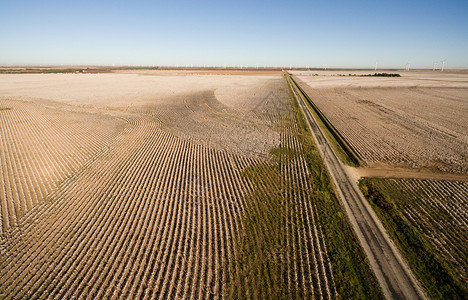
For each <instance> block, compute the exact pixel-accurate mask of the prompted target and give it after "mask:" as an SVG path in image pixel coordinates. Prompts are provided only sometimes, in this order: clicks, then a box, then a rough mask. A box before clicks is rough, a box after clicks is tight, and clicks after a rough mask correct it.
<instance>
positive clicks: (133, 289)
mask: <svg viewBox="0 0 468 300" xmlns="http://www.w3.org/2000/svg"><path fill="white" fill-rule="evenodd" d="M10 76H11V77H10ZM0 77H2V81H0V95H1V97H2V99H13V98H14V99H17V100H21V101H19V102H18V103H26V104H27V105H29V106H31V107H34V109H31V108H30V107H29V106H27V107H29V108H27V109H26V108H24V110H28V111H29V113H30V114H31V115H33V116H36V118H37V119H38V120H37V121H36V119H35V118H31V119H30V122H39V123H40V121H41V122H43V123H40V124H42V125H41V126H45V128H48V126H49V127H50V126H52V129H54V130H58V131H59V133H60V134H58V133H57V134H50V133H49V132H52V133H53V132H55V131H54V130H52V129H48V130H43V132H42V131H41V135H42V136H44V139H45V140H46V141H47V142H48V143H47V145H43V144H41V143H37V144H35V143H33V142H32V141H30V140H28V136H26V135H25V134H24V133H22V131H21V130H18V129H17V128H20V127H19V126H20V124H21V123H19V124H17V125H16V127H14V126H13V127H12V126H11V125H9V126H10V127H8V128H9V132H7V131H2V133H1V134H2V141H6V139H3V137H4V136H7V135H8V134H13V135H14V137H16V138H15V139H13V141H14V143H17V144H12V145H14V146H15V147H16V148H14V147H13V146H10V144H8V145H9V146H8V147H9V148H5V149H9V150H8V151H9V152H8V153H9V154H8V155H9V157H16V156H17V155H20V153H21V155H24V157H27V156H28V155H31V153H33V150H27V151H23V152H21V151H22V150H18V149H19V148H21V147H23V148H24V147H25V146H22V145H23V144H25V143H27V145H29V144H31V145H35V147H36V148H38V149H39V150H34V151H36V152H37V153H42V154H40V158H39V157H38V158H37V160H33V161H31V163H29V164H30V165H31V166H33V167H32V169H33V170H36V169H39V167H37V168H35V167H34V163H36V164H39V165H42V164H44V165H46V166H52V168H53V170H55V169H56V170H57V175H53V176H52V177H51V179H49V178H48V177H45V176H43V177H45V178H44V179H42V178H43V177H41V176H36V175H34V173H31V175H30V177H27V176H26V177H22V176H19V177H18V178H16V177H15V176H16V175H15V174H16V173H15V172H16V169H14V168H15V165H14V164H12V163H11V162H12V161H13V160H12V159H11V158H8V159H6V158H5V159H4V160H2V174H4V176H7V177H8V178H9V181H8V183H7V184H9V187H10V186H11V187H12V188H13V185H14V184H15V183H17V182H20V183H21V185H22V186H24V187H25V188H24V191H25V192H24V193H25V194H26V192H27V191H28V189H31V188H29V186H30V185H32V186H34V184H35V183H36V182H37V183H40V184H39V191H42V193H43V194H41V197H38V200H37V203H35V204H34V203H32V204H31V208H30V209H29V211H28V212H27V213H26V214H25V215H22V216H19V217H17V219H16V221H15V222H16V223H15V225H14V227H10V228H8V230H6V231H5V232H4V233H3V234H2V240H1V245H0V251H1V255H2V260H1V262H0V292H1V293H2V295H4V296H6V297H12V298H40V297H46V298H47V297H58V298H63V297H79V296H84V297H91V298H95V297H98V298H101V297H125V298H128V297H137V298H147V299H149V298H174V297H180V298H190V297H194V298H207V297H222V296H229V295H232V294H231V293H230V292H231V288H232V287H233V286H232V285H231V284H233V283H234V284H236V283H237V281H236V280H237V279H239V278H242V276H243V274H246V273H245V272H247V273H249V272H250V271H252V272H253V273H252V274H256V275H259V276H257V277H255V280H254V281H247V282H246V281H243V280H241V283H240V285H239V288H240V290H239V291H241V293H243V292H242V291H244V292H245V295H267V294H265V290H262V289H261V283H262V282H263V281H262V279H263V278H264V277H262V276H263V275H265V274H269V273H268V272H270V271H271V270H274V269H276V270H279V273H275V274H279V277H278V278H279V280H281V281H282V282H283V283H284V285H278V286H285V287H286V289H285V290H283V291H278V290H277V289H276V288H277V286H276V284H277V282H276V281H269V282H268V283H267V285H266V286H267V287H268V288H269V289H271V291H272V293H271V294H269V295H270V296H271V295H277V294H274V293H273V291H278V292H279V293H280V294H279V295H280V296H281V295H283V296H286V297H288V296H293V295H295V296H297V297H301V296H304V297H308V296H310V297H312V296H313V297H317V298H334V297H336V296H337V295H338V293H340V291H341V290H337V288H336V287H335V281H334V271H333V269H332V268H333V266H332V264H331V263H330V261H329V258H328V242H327V241H326V240H325V238H324V236H323V232H322V231H323V230H324V227H323V226H325V225H324V224H321V223H320V221H319V217H318V214H319V212H318V209H317V207H316V204H315V203H314V201H315V200H316V199H315V198H314V197H315V196H314V194H313V191H314V187H313V185H312V184H311V182H310V179H309V170H308V167H307V164H306V162H305V160H304V153H303V150H302V145H301V142H300V140H299V139H298V136H297V134H298V132H297V130H298V129H297V124H296V120H295V117H294V114H293V113H292V112H291V107H290V98H289V94H288V89H287V85H286V83H285V81H284V79H283V78H282V77H280V76H271V75H268V76H254V75H249V76H226V75H217V76H214V75H212V76H200V75H191V76H185V75H184V76H175V75H173V74H171V75H167V76H166V75H158V76H151V75H148V76H136V75H131V74H130V75H127V74H93V75H91V74H80V75H78V74H67V75H27V76H25V75H9V76H5V75H0ZM45 87H47V88H45ZM38 98H43V99H49V100H48V101H44V100H41V101H39V100H37V99H38ZM25 100H27V101H29V102H24V101H25ZM2 101H3V100H2ZM4 101H7V100H4ZM15 101H16V100H15ZM64 102H66V103H67V105H65V104H64ZM0 103H1V105H0V107H2V108H3V107H12V108H13V109H11V110H2V111H0V117H1V121H2V122H5V124H10V123H11V122H13V121H12V115H9V116H7V115H4V114H5V113H10V114H13V113H18V112H15V107H16V106H15V105H16V104H15V103H16V102H11V103H10V102H8V103H7V102H0ZM14 104H15V105H14ZM26 104H24V105H26ZM45 110H52V111H54V112H55V113H49V114H47V115H48V117H44V115H45V113H43V111H45ZM18 111H19V110H18ZM72 116H74V117H72ZM41 118H46V119H44V120H43V119H41ZM75 118H78V119H79V120H86V122H75V121H74V120H75ZM15 120H16V121H17V120H18V118H15ZM106 122H107V123H109V124H107V123H106ZM61 124H63V126H61ZM89 126H90V127H91V130H90V129H89ZM2 128H7V127H2ZM59 129H60V130H61V131H60V130H59ZM25 130H26V129H25ZM100 130H102V131H103V132H102V133H100V134H98V135H96V136H97V139H98V140H97V141H95V140H93V139H92V138H91V136H93V135H94V134H95V133H96V132H98V133H99V132H100ZM75 131H76V132H77V133H76V134H74V132H75ZM106 138H108V139H106ZM31 139H32V138H31ZM101 139H102V141H101ZM65 141H67V142H66V143H65ZM84 141H85V142H87V141H89V142H87V143H89V144H91V146H90V149H93V151H95V152H91V154H92V155H91V156H90V157H87V156H84V154H80V153H81V152H80V151H82V152H84V153H88V152H86V151H87V150H86V149H87V148H86V147H84V145H83V142H84ZM76 144H77V145H78V146H76ZM68 145H70V146H68ZM31 147H32V146H31ZM68 147H70V149H72V150H73V151H75V152H78V153H75V152H73V151H71V150H70V151H71V152H72V153H70V154H69V152H67V151H69V150H67V149H68ZM21 149H22V148H21ZM33 149H35V148H33ZM46 149H47V150H50V151H45V150H46ZM271 149H276V150H275V151H272V152H271V153H270V150H271ZM49 152H50V153H49ZM56 152H57V153H56ZM2 153H5V152H2ZM2 155H5V154H2ZM38 155H39V154H38ZM47 155H50V158H47V157H48V156H47ZM80 155H81V156H80ZM62 157H64V158H62ZM76 157H82V160H83V161H82V162H81V161H80V163H81V165H80V164H77V165H76V167H75V168H74V169H70V170H71V171H70V172H69V173H67V172H66V170H68V169H66V168H64V171H61V169H60V168H59V166H62V165H64V166H69V165H72V166H74V164H73V163H74V161H73V160H72V158H76ZM18 161H21V162H23V161H26V162H27V160H25V159H19V160H18ZM33 162H34V163H33ZM55 165H56V167H53V166H55ZM18 166H19V165H18ZM26 166H27V165H26ZM262 166H263V167H262ZM17 168H19V167H17ZM25 170H26V169H25ZM59 171H60V172H59ZM42 172H43V171H41V173H40V174H42ZM44 172H45V171H44ZM24 173H25V174H26V171H25V172H24ZM43 175H44V174H43ZM62 177H64V179H62V183H61V184H59V185H57V186H49V184H51V183H50V181H51V180H56V179H61V178H62ZM14 178H16V181H15V180H14ZM18 180H19V181H18ZM42 182H44V183H42ZM43 186H44V187H43ZM26 187H27V188H26ZM2 188H3V189H4V190H5V188H4V187H2ZM47 188H49V189H50V190H49V189H47ZM20 191H21V190H20ZM36 194H38V192H36ZM38 195H39V194H38ZM17 198H18V199H20V197H17ZM5 199H6V198H5ZM26 199H27V197H26ZM269 199H277V200H281V201H280V202H276V203H277V204H278V203H279V206H274V207H271V206H270V205H271V204H273V203H272V202H270V201H266V202H265V200H269ZM252 200H254V201H253V202H252ZM260 200H261V202H257V201H260ZM262 201H263V202H262ZM3 202H5V201H3ZM3 202H2V212H3V211H7V212H9V211H11V208H9V206H8V205H9V204H8V205H6V204H4V203H3ZM20 202H21V201H20ZM18 205H21V204H18ZM22 205H24V206H27V202H26V204H22ZM262 205H266V207H270V208H272V210H266V211H263V210H259V209H258V208H259V207H261V206H262ZM252 208H253V212H252V210H251V209H252ZM277 208H279V209H280V211H281V212H282V213H281V214H280V215H279V217H278V218H276V217H274V214H273V213H277V212H278V210H277ZM269 211H270V212H272V214H270V215H268V214H267V215H265V214H264V213H265V212H269ZM249 216H250V217H260V219H261V220H263V221H265V220H266V221H268V220H270V221H273V222H272V223H268V222H270V221H268V222H267V223H262V224H264V225H265V224H266V225H268V224H270V225H271V226H274V227H276V228H277V229H279V233H278V234H279V237H278V236H274V237H273V238H272V241H274V242H275V243H273V245H278V244H277V243H276V242H277V241H279V242H280V244H281V245H283V246H284V245H285V246H286V247H284V249H285V250H283V251H284V253H280V256H281V259H280V262H281V263H280V264H279V265H278V266H277V267H276V268H273V269H268V268H263V267H262V265H261V264H259V265H251V266H252V267H253V269H250V270H245V269H243V268H242V265H238V264H237V263H238V262H242V261H245V259H247V261H248V259H249V258H251V257H252V256H249V255H248V252H247V253H245V252H244V251H245V248H243V247H242V245H249V243H248V242H247V244H245V243H239V240H241V238H240V237H243V236H244V237H245V234H246V233H249V232H248V231H246V229H247V228H248V227H249V226H251V225H252V226H254V230H256V231H258V230H259V228H263V227H258V228H257V227H255V226H256V225H255V223H248V221H246V219H245V218H244V217H247V218H249ZM272 217H273V219H271V218H272ZM275 218H276V219H275ZM277 222H279V224H280V225H279V226H275V225H278V224H277ZM270 225H268V226H270ZM268 226H267V228H270V227H271V226H270V227H268ZM273 232H276V231H273ZM247 236H248V237H249V238H250V239H251V241H255V242H256V241H257V240H256V236H255V235H253V236H252V235H247ZM244 241H246V240H244ZM283 243H284V244H283ZM239 245H240V246H239ZM268 245H270V244H268ZM275 249H276V248H275ZM255 251H256V253H258V254H259V255H260V254H261V255H260V256H262V255H268V253H266V252H262V250H261V249H256V250H255ZM255 255H256V254H255V253H254V256H255ZM262 257H265V256H262ZM262 268H263V269H262ZM368 271H369V270H368ZM260 275H261V276H260ZM251 279H252V278H251ZM340 282H341V281H340ZM359 284H360V283H358V284H357V286H358V287H359V288H360V286H359ZM341 288H343V285H342V286H341ZM281 292H282V293H283V294H281ZM242 295H244V294H242ZM233 296H235V294H234V295H233Z"/></svg>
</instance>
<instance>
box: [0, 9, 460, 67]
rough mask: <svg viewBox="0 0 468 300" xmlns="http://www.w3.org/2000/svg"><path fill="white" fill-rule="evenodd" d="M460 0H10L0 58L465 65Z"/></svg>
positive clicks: (22, 61)
mask: <svg viewBox="0 0 468 300" xmlns="http://www.w3.org/2000/svg"><path fill="white" fill-rule="evenodd" d="M467 10H468V3H466V2H463V1H448V2H444V3H442V2H438V1H424V2H423V1H412V2H411V3H407V2H403V1H394V2H391V3H368V2H364V1H357V2H353V3H348V2H345V1H338V2H333V3H327V2H326V1H316V2H313V3H311V2H309V1H296V2H294V3H286V2H282V1H268V2H267V1H257V2H255V3H251V2H249V1H240V2H235V3H224V2H223V3H219V2H215V1H204V2H202V3H193V2H189V1H175V2H174V1H172V2H170V3H167V2H160V1H156V2H151V1H140V2H138V3H133V2H132V3H130V2H128V3H127V2H125V1H117V2H113V1H101V2H100V3H93V2H92V1H84V2H79V3H63V2H59V1H42V2H37V3H36V2H34V1H15V2H7V3H5V2H3V3H2V4H0V44H1V45H2V47H0V65H90V66H91V65H96V66H103V65H105V66H112V65H115V66H177V65H179V66H186V65H188V66H191V65H193V66H200V67H203V66H220V67H223V66H230V67H240V66H249V67H256V66H258V67H265V66H266V67H276V66H278V67H283V66H284V67H289V66H292V67H311V68H322V67H323V66H324V65H326V66H327V67H328V68H363V69H372V68H373V67H374V65H375V63H376V62H377V64H378V69H387V68H396V69H404V68H405V66H406V64H407V63H408V62H409V63H410V65H411V68H416V69H432V68H433V65H434V63H435V62H437V64H438V66H439V67H440V66H441V65H442V63H441V61H443V60H445V61H446V63H445V68H446V69H468V56H467V55H466V53H468V20H467V19H466V18H465V12H466V11H467Z"/></svg>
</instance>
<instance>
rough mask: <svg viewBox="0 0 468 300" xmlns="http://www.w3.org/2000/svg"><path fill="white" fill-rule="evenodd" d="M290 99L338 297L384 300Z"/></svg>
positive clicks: (309, 134)
mask: <svg viewBox="0 0 468 300" xmlns="http://www.w3.org/2000/svg"><path fill="white" fill-rule="evenodd" d="M290 96H291V101H292V107H293V110H294V112H295V115H296V122H297V125H298V129H299V133H298V135H299V139H300V141H301V143H302V147H303V151H304V156H305V160H306V162H307V166H308V169H309V172H310V174H311V181H312V186H313V190H312V193H313V194H314V198H315V201H316V206H317V213H318V219H319V222H320V224H321V225H322V230H323V234H324V238H325V242H326V245H327V249H328V255H329V258H330V261H331V264H332V268H333V276H334V280H335V285H336V289H337V292H338V298H341V299H383V298H384V296H383V293H382V290H381V289H380V286H379V283H378V281H377V278H376V277H375V275H374V273H373V272H372V270H371V268H370V265H369V262H368V261H367V257H366V255H365V253H364V249H363V248H362V247H361V244H360V243H359V239H358V237H357V235H356V233H355V232H354V230H353V228H352V226H351V223H350V221H349V219H348V217H347V215H346V213H345V210H344V207H343V206H342V205H341V202H340V201H339V199H338V198H337V196H336V194H335V192H334V187H333V184H332V182H331V179H330V176H329V174H328V171H327V170H326V167H325V164H324V162H323V160H322V158H321V156H320V153H319V151H318V149H317V146H316V144H315V142H314V139H313V137H312V134H311V132H310V131H309V127H308V125H307V122H306V120H305V117H304V114H303V113H302V111H301V109H300V107H299V104H298V102H297V99H296V97H294V95H293V93H292V91H291V90H290Z"/></svg>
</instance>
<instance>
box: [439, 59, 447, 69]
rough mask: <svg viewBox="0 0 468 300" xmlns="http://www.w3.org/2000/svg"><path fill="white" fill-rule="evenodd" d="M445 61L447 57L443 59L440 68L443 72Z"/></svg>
mask: <svg viewBox="0 0 468 300" xmlns="http://www.w3.org/2000/svg"><path fill="white" fill-rule="evenodd" d="M445 61H446V59H443V60H442V61H441V63H442V69H440V71H441V72H443V71H444V67H445Z"/></svg>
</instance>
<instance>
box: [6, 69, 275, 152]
mask: <svg viewBox="0 0 468 300" xmlns="http://www.w3.org/2000/svg"><path fill="white" fill-rule="evenodd" d="M160 74H164V75H148V76H139V75H137V74H113V73H108V74H18V75H2V74H0V97H3V98H15V99H22V100H28V101H36V100H38V99H47V100H49V101H56V102H61V103H66V104H69V105H72V106H75V107H84V108H86V109H91V108H94V109H101V110H102V109H103V110H107V111H109V113H110V112H112V111H134V112H141V111H142V110H146V111H147V113H150V114H152V115H154V116H155V117H157V118H159V119H160V120H161V122H162V123H163V126H166V127H167V128H171V130H172V132H173V133H174V134H176V135H179V136H181V137H186V136H191V137H193V138H195V139H199V140H201V141H203V142H206V141H209V142H210V143H211V144H213V145H214V146H216V147H218V148H229V149H230V150H232V151H238V152H242V153H243V154H249V155H250V154H253V155H263V156H265V155H268V151H269V149H271V148H273V147H275V145H276V144H277V143H278V134H277V133H276V132H274V131H273V130H272V129H271V128H268V126H269V121H268V120H262V119H261V118H262V117H261V115H259V113H260V114H261V111H262V107H265V106H268V105H273V104H274V101H271V100H272V97H274V95H275V91H278V89H279V86H280V85H278V83H279V82H280V81H282V80H283V79H282V77H281V76H264V75H262V76H258V75H249V76H236V75H216V76H215V75H212V76H208V75H187V74H184V75H174V74H172V73H171V72H169V73H168V71H164V72H160ZM283 89H284V86H283ZM201 94H203V95H205V96H207V95H209V97H208V98H209V99H208V98H206V97H199V95H201ZM273 100H274V99H273ZM204 108H209V109H208V110H205V109H204ZM240 116H241V117H240ZM228 119H229V121H230V123H229V126H227V125H226V124H227V123H226V121H227V120H228ZM265 137H266V138H265Z"/></svg>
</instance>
